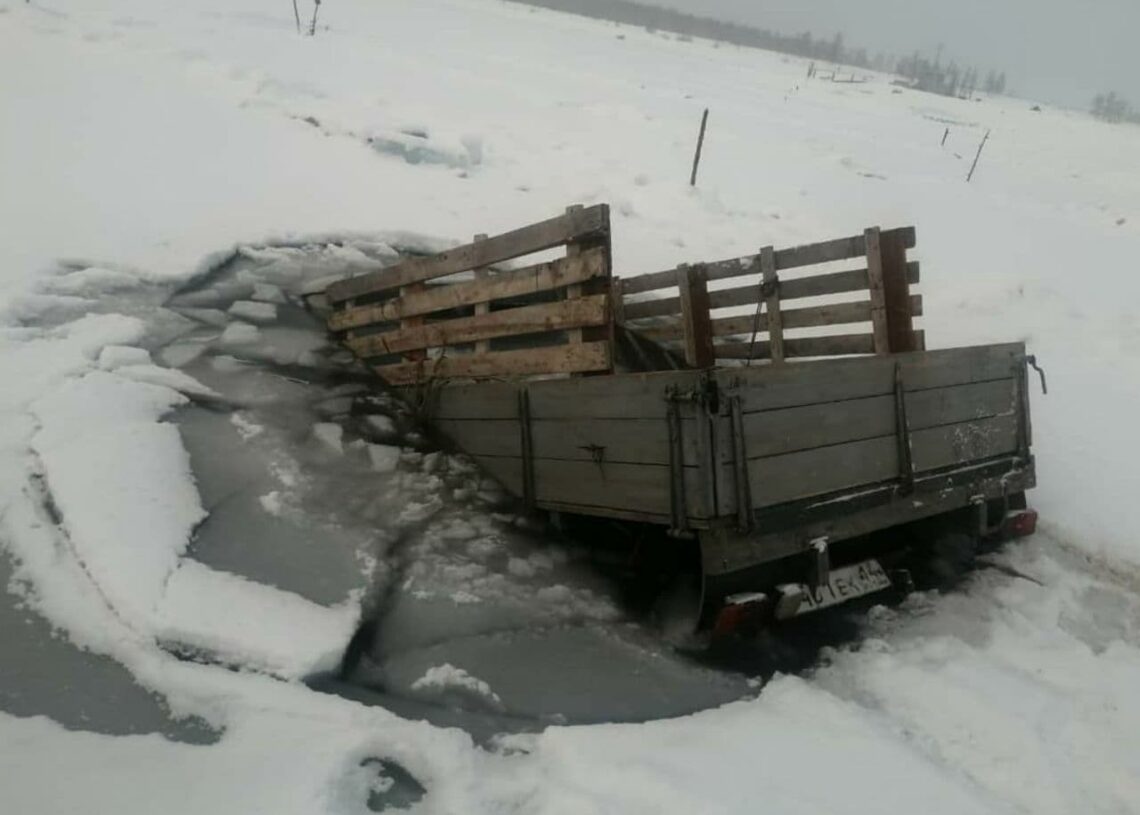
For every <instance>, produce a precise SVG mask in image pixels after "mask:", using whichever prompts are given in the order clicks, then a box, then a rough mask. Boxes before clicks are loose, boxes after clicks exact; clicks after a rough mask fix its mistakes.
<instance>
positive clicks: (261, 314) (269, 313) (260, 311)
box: [229, 300, 277, 323]
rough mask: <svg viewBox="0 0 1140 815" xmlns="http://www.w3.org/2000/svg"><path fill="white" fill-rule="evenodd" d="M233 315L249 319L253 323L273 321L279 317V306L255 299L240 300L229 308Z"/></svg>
mask: <svg viewBox="0 0 1140 815" xmlns="http://www.w3.org/2000/svg"><path fill="white" fill-rule="evenodd" d="M229 313H230V316H231V317H237V318H238V319H241V320H249V321H250V322H251V323H271V322H273V321H274V320H276V319H277V306H275V305H274V304H273V303H261V302H256V301H254V300H238V301H237V302H236V303H234V304H233V305H232V306H230V308H229Z"/></svg>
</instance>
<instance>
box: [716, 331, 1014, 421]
mask: <svg viewBox="0 0 1140 815" xmlns="http://www.w3.org/2000/svg"><path fill="white" fill-rule="evenodd" d="M1024 359H1025V346H1024V344H1022V343H1007V344H1004V345H980V346H974V347H969V348H950V349H945V350H940V351H929V352H924V353H913V354H892V355H891V356H889V357H878V356H870V357H860V358H849V359H831V360H819V361H815V362H802V363H799V364H796V365H779V366H777V365H764V366H759V367H757V366H753V367H751V368H744V367H737V368H730V369H724V370H720V371H717V373H716V380H717V382H718V383H719V385H720V387H721V388H722V390H724V391H725V392H732V393H739V395H740V398H741V401H742V403H743V409H744V412H745V413H751V412H753V411H764V410H776V409H778V408H785V407H793V406H795V405H812V404H817V403H820V402H837V401H841V400H845V399H858V398H860V397H864V396H878V395H882V394H893V393H894V388H895V364H896V363H901V364H902V365H903V381H904V383H905V387H906V392H907V393H908V394H909V393H913V392H916V391H922V390H928V389H931V388H945V387H949V386H951V385H959V384H965V383H970V382H987V381H991V380H995V379H1007V378H1009V377H1010V376H1011V375H1012V372H1013V371H1015V370H1016V369H1017V368H1018V366H1020V365H1023V364H1024V362H1023V360H1024Z"/></svg>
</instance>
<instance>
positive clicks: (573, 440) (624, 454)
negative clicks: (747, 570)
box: [433, 418, 699, 467]
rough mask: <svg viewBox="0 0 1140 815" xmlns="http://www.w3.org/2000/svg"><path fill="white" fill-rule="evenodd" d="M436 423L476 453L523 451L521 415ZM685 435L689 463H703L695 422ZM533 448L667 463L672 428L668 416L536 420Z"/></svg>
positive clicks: (551, 454) (555, 454)
mask: <svg viewBox="0 0 1140 815" xmlns="http://www.w3.org/2000/svg"><path fill="white" fill-rule="evenodd" d="M433 426H434V427H435V428H436V429H437V430H439V432H441V433H443V434H444V435H445V436H446V437H447V438H448V439H450V440H451V441H452V442H453V443H454V444H455V445H456V446H457V447H458V448H460V449H462V450H463V451H464V452H466V453H469V454H470V455H473V456H521V455H522V444H521V441H520V437H521V434H520V433H519V426H518V420H517V419H440V420H436V421H435V422H434V423H433ZM681 439H682V449H683V453H684V463H685V464H686V466H694V467H695V466H697V464H698V458H699V454H698V449H699V445H698V439H697V432H696V421H695V420H693V419H685V420H683V421H682V430H681ZM531 449H532V450H533V454H534V457H535V458H536V459H539V458H544V459H552V460H560V461H591V462H596V461H601V462H603V463H605V464H661V465H667V464H668V463H669V428H668V425H667V424H666V422H665V419H664V418H661V419H628V418H622V419H602V420H598V419H543V420H536V419H532V420H531Z"/></svg>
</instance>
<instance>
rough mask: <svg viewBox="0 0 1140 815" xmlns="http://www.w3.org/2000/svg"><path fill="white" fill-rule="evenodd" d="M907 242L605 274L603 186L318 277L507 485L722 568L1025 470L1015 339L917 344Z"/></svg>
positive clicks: (937, 509)
mask: <svg viewBox="0 0 1140 815" xmlns="http://www.w3.org/2000/svg"><path fill="white" fill-rule="evenodd" d="M915 243H916V236H915V231H914V229H913V228H904V229H895V230H885V231H881V230H879V229H878V228H872V229H868V230H866V231H865V232H864V233H863V234H862V235H858V236H852V237H848V238H842V239H839V240H833V241H827V242H825V243H820V244H812V245H807V246H799V247H794V248H791V249H782V250H777V249H775V248H774V247H764V248H762V249H761V250H760V251H759V252H758V253H757V254H755V255H750V256H747V257H743V258H734V259H730V260H724V261H716V262H711V263H705V264H692V265H682V266H679V267H678V268H676V269H673V270H668V271H664V272H656V273H652V274H646V275H641V276H638V277H631V278H629V279H625V280H622V279H620V278H617V277H614V276H613V275H612V270H611V252H610V231H609V214H608V209H607V208H606V207H605V206H595V207H590V208H580V207H575V208H570V209H569V210H567V212H566V213H565V214H564V215H563V216H560V217H558V218H554V219H551V220H549V221H544V222H541V223H538V224H534V225H532V226H529V227H524V228H523V229H519V230H515V231H514V232H510V233H506V234H504V235H500V236H496V237H492V238H483V237H482V236H480V238H479V239H478V240H476V241H474V242H472V243H471V244H468V245H466V246H462V247H458V248H456V249H454V250H451V251H449V252H445V253H442V254H440V255H436V256H433V257H430V258H416V259H412V260H407V261H404V262H401V263H399V264H397V265H395V266H392V267H389V268H385V269H378V270H376V271H373V272H369V273H367V274H365V275H362V276H359V277H355V278H350V279H347V280H344V281H341V282H338V283H335V284H333V285H331V286H330V287H329V288H328V290H327V292H326V294H327V298H328V302H329V304H330V306H331V308H332V311H331V313H330V314H329V327H330V330H332V331H333V332H335V333H336V334H337V335H338V336H339V337H340V338H341V339H342V340H343V342H344V343H345V345H346V346H347V347H349V348H351V349H352V350H353V351H354V353H356V354H357V355H358V356H359V357H360V358H361V359H362V360H363V361H364V362H365V363H366V364H368V365H369V366H371V367H372V368H373V369H374V370H375V371H376V373H377V374H378V376H379V377H380V378H381V379H383V380H384V381H385V382H386V383H388V384H389V385H390V386H393V387H396V388H398V389H399V390H400V392H401V393H402V394H403V395H404V397H405V398H407V399H408V400H409V401H412V402H414V403H416V404H417V405H418V406H419V407H420V408H422V410H423V414H424V416H425V418H426V419H427V420H428V421H429V422H430V424H431V425H432V427H434V428H435V430H436V431H438V432H439V433H440V434H442V435H443V436H445V437H446V438H447V439H449V440H450V441H451V442H452V443H453V444H454V445H455V446H456V447H458V448H459V449H461V450H462V451H464V452H466V453H467V454H469V455H470V456H471V457H472V458H474V459H475V460H476V461H477V462H478V463H479V465H480V466H481V467H482V468H483V469H484V470H485V471H486V472H487V473H488V474H490V475H491V476H492V477H494V478H495V479H497V480H498V481H499V482H501V483H502V484H503V486H504V487H505V488H506V489H507V490H508V491H509V492H511V493H512V494H514V495H516V496H518V497H519V498H520V499H522V500H524V501H525V502H526V503H527V504H528V505H529V506H531V507H533V508H536V509H541V510H550V511H558V512H564V513H572V514H575V515H583V516H591V517H597V518H610V519H615V520H620V521H630V522H640V523H645V524H651V525H656V526H659V527H662V528H663V529H666V530H668V531H669V532H670V534H672V535H674V536H684V537H695V538H697V539H699V540H700V542H701V550H702V558H703V562H704V569H705V571H706V574H727V573H732V572H734V571H739V570H742V569H747V568H749V567H752V566H755V565H756V564H760V563H764V562H768V561H771V560H775V559H778V558H784V557H788V556H789V555H794V554H796V553H798V552H804V551H807V550H808V548H809V547H810V546H811V545H812V542H813V541H814V540H817V539H820V538H822V537H827V538H828V539H831V540H840V539H843V538H850V537H854V536H856V535H862V534H866V533H868V532H871V531H874V530H876V529H883V528H886V527H890V526H893V525H896V524H899V523H903V522H906V521H910V520H915V519H918V518H922V517H926V516H928V515H931V514H936V513H942V512H947V511H950V510H953V509H957V508H961V507H965V506H968V505H970V504H971V503H976V502H978V501H979V500H993V499H1000V498H1002V497H1003V496H1008V495H1009V494H1014V493H1020V492H1023V491H1024V490H1025V489H1027V488H1028V487H1031V486H1032V485H1033V479H1034V473H1033V460H1032V457H1031V455H1030V442H1031V431H1030V423H1029V409H1028V399H1027V393H1026V376H1025V365H1026V356H1025V349H1024V346H1023V345H1021V344H1019V343H1014V344H1005V345H988V346H979V347H970V348H957V349H947V350H938V351H930V352H927V351H924V350H923V348H924V337H923V334H922V332H921V331H920V330H917V329H916V328H915V318H917V317H919V316H920V315H921V314H922V308H923V303H922V298H921V296H919V295H916V294H914V293H912V288H911V287H912V286H913V285H915V284H917V283H918V282H919V268H918V264H917V263H915V262H912V261H909V260H908V258H907V250H909V249H912V248H913V247H914V246H915ZM561 247H565V256H564V257H560V258H551V257H550V256H549V254H550V251H551V250H552V249H553V250H557V249H559V248H561ZM535 253H545V254H544V255H540V256H537V257H535V256H534V254H535ZM528 255H530V256H531V257H530V258H529V259H526V260H522V261H519V260H518V259H519V258H524V257H525V256H528ZM509 261H510V262H512V264H511V265H510V268H506V267H503V266H502V265H501V264H503V263H504V262H509ZM847 262H854V263H855V264H856V268H842V266H843V265H844V264H845V263H847ZM463 273H466V274H463ZM655 294H656V295H657V296H655ZM785 301H792V307H790V308H786V307H785V306H784V303H785ZM837 325H841V326H847V328H844V329H842V330H841V331H835V330H834V329H832V328H831V327H833V326H837ZM852 326H854V327H855V328H854V329H852V328H851V327H852ZM820 357H829V358H826V359H818V358H820ZM803 358H817V359H803Z"/></svg>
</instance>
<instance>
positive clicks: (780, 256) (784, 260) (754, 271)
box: [625, 226, 915, 294]
mask: <svg viewBox="0 0 1140 815" xmlns="http://www.w3.org/2000/svg"><path fill="white" fill-rule="evenodd" d="M881 234H882V236H883V237H886V236H890V237H891V239H892V240H896V241H898V242H899V243H900V244H901V245H902V246H903V247H904V249H913V248H914V245H915V230H914V227H912V226H908V227H902V228H899V229H888V230H886V231H885V232H882V233H881ZM862 240H863V236H862V235H856V236H853V237H850V238H840V239H839V240H834V241H825V242H824V243H815V244H808V245H806V246H797V247H792V248H790V249H782V250H778V251H777V252H776V270H777V271H781V270H783V269H794V268H797V267H800V266H811V265H813V264H816V263H826V262H828V261H834V260H844V259H849V258H856V257H859V256H860V255H862V254H863V253H864V249H863V245H862V243H861V241H862ZM705 268H706V275H707V279H708V280H709V281H710V282H711V281H713V280H725V279H727V278H730V277H741V276H743V275H758V274H760V256H759V255H745V256H744V257H739V258H730V259H728V260H717V261H712V262H709V263H706V264H705ZM676 285H677V281H676V279H675V278H674V277H673V270H672V269H669V270H666V271H664V272H652V273H649V274H642V275H636V276H635V277H629V278H626V281H625V292H626V294H641V293H642V292H647V291H656V290H658V289H668V288H672V287H673V286H676Z"/></svg>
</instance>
